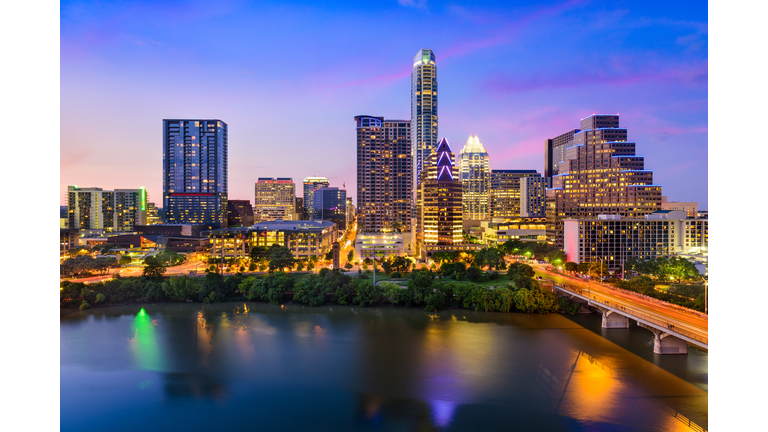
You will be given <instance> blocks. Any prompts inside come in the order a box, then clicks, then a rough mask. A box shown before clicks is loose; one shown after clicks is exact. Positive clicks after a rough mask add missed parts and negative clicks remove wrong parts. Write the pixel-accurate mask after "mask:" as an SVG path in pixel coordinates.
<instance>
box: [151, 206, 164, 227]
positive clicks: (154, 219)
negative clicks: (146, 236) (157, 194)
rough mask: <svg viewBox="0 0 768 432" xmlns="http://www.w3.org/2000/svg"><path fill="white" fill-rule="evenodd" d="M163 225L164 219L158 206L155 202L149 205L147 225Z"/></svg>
mask: <svg viewBox="0 0 768 432" xmlns="http://www.w3.org/2000/svg"><path fill="white" fill-rule="evenodd" d="M162 223H163V219H162V218H161V217H160V212H159V211H158V209H157V206H156V205H155V203H153V202H148V203H147V225H160V224H162Z"/></svg>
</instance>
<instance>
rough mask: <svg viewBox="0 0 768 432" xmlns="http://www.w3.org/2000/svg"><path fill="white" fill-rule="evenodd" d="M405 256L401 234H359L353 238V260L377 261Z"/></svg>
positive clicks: (388, 232)
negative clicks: (368, 259)
mask: <svg viewBox="0 0 768 432" xmlns="http://www.w3.org/2000/svg"><path fill="white" fill-rule="evenodd" d="M404 254H405V244H404V243H403V234H402V233H398V232H393V231H387V232H380V231H373V232H362V231H361V232H359V233H358V234H357V237H355V260H356V261H358V260H364V259H366V258H371V259H373V257H374V255H375V256H376V259H377V260H380V259H383V258H388V257H396V256H401V255H404Z"/></svg>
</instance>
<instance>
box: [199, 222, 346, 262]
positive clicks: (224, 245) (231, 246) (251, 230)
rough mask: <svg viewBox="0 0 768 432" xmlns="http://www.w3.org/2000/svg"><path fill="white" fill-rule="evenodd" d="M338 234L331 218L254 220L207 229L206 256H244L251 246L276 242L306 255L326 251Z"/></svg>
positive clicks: (298, 253) (294, 252)
mask: <svg viewBox="0 0 768 432" xmlns="http://www.w3.org/2000/svg"><path fill="white" fill-rule="evenodd" d="M338 238H339V231H338V228H337V226H336V224H335V223H333V222H331V221H283V220H274V221H269V222H258V223H256V224H255V225H254V226H252V227H247V228H246V227H241V228H227V229H215V230H211V231H210V233H209V239H210V249H211V251H210V256H211V257H213V258H220V257H222V255H223V256H224V257H247V256H248V255H249V253H250V250H251V248H253V247H257V246H261V247H269V246H272V245H273V244H278V245H280V246H285V247H287V248H288V249H290V250H291V252H292V253H293V256H294V257H295V258H299V259H306V258H309V257H310V256H313V255H314V256H318V257H320V256H322V255H324V254H326V253H327V252H328V251H329V250H330V249H331V248H332V247H333V243H334V242H335V241H337V240H338Z"/></svg>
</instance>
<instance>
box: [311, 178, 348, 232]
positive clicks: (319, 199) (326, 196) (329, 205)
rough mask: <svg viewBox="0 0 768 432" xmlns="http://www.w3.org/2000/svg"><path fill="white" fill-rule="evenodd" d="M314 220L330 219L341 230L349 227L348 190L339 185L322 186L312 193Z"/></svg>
mask: <svg viewBox="0 0 768 432" xmlns="http://www.w3.org/2000/svg"><path fill="white" fill-rule="evenodd" d="M312 199H313V200H314V204H313V206H312V211H313V213H312V214H313V219H314V220H321V221H323V220H329V221H332V222H334V223H336V225H338V227H339V230H341V231H344V230H345V229H346V228H347V191H346V190H344V189H339V188H337V187H327V186H326V187H320V188H317V189H315V191H314V193H313V194H312Z"/></svg>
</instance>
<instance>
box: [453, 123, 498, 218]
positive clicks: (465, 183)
mask: <svg viewBox="0 0 768 432" xmlns="http://www.w3.org/2000/svg"><path fill="white" fill-rule="evenodd" d="M457 165H458V167H459V179H460V180H461V197H462V198H461V199H462V207H463V209H464V210H463V219H464V220H488V219H490V209H489V191H490V181H491V167H490V162H489V159H488V152H487V151H485V147H483V143H481V142H480V139H479V138H477V135H475V136H474V137H473V136H472V135H470V136H469V139H468V140H467V144H466V145H465V146H464V148H463V149H461V153H460V154H459V157H458V161H457Z"/></svg>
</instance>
